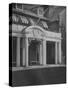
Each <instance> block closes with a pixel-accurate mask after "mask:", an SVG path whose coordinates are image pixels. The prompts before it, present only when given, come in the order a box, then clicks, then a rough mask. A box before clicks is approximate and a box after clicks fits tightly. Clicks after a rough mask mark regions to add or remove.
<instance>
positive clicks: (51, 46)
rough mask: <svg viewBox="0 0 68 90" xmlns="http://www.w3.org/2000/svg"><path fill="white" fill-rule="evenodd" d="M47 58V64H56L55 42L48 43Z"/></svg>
mask: <svg viewBox="0 0 68 90" xmlns="http://www.w3.org/2000/svg"><path fill="white" fill-rule="evenodd" d="M46 57H47V64H55V42H51V41H47V43H46Z"/></svg>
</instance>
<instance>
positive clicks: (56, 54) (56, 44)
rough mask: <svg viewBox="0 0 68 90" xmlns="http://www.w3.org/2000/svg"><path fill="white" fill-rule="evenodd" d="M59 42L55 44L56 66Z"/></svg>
mask: <svg viewBox="0 0 68 90" xmlns="http://www.w3.org/2000/svg"><path fill="white" fill-rule="evenodd" d="M57 56H58V55H57V42H55V64H57Z"/></svg>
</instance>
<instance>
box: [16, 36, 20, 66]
mask: <svg viewBox="0 0 68 90" xmlns="http://www.w3.org/2000/svg"><path fill="white" fill-rule="evenodd" d="M16 65H17V66H20V37H18V38H17V62H16Z"/></svg>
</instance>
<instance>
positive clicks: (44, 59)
mask: <svg viewBox="0 0 68 90" xmlns="http://www.w3.org/2000/svg"><path fill="white" fill-rule="evenodd" d="M43 65H46V40H45V39H44V40H43Z"/></svg>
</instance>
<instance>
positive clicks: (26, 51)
mask: <svg viewBox="0 0 68 90" xmlns="http://www.w3.org/2000/svg"><path fill="white" fill-rule="evenodd" d="M25 54H26V57H25V58H26V67H28V38H27V37H26V38H25Z"/></svg>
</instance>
